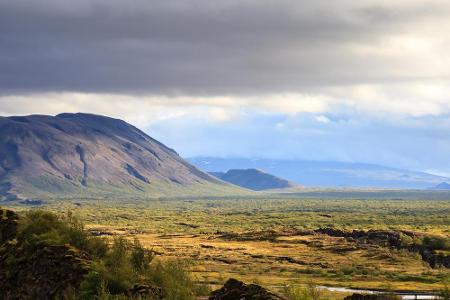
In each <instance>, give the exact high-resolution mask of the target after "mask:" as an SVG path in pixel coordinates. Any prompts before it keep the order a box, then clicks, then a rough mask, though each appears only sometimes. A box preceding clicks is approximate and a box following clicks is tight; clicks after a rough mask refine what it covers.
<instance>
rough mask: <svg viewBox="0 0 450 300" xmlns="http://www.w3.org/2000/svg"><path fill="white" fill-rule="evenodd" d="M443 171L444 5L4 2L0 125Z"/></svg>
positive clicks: (0, 9) (448, 61) (449, 98)
mask: <svg viewBox="0 0 450 300" xmlns="http://www.w3.org/2000/svg"><path fill="white" fill-rule="evenodd" d="M77 111H82V112H91V113H99V114H105V115H110V116H114V117H119V118H122V119H125V120H127V121H129V122H131V123H133V124H134V125H137V126H138V127H140V128H142V129H144V130H145V131H146V132H147V133H149V134H150V135H151V136H153V137H155V138H157V139H159V140H161V141H162V142H164V143H166V144H168V145H169V146H170V147H173V148H175V149H176V150H177V151H178V152H179V153H181V154H182V155H184V156H196V155H210V156H233V157H236V156H244V157H261V158H286V159H294V158H295V159H314V160H339V161H355V162H371V163H378V164H383V165H388V166H397V167H402V168H409V169H416V170H424V171H430V172H434V173H437V174H450V156H449V153H450V1H448V0H442V1H440V0H430V1H422V0H395V1H392V0H389V1H387V0H376V1H375V0H373V1H372V0H364V1H361V0H340V1H338V0H334V1H333V0H328V1H318V0H291V1H285V0H277V1H273V0H272V1H266V0H252V1H247V0H236V1H235V0H227V1H213V0H184V1H172V0H165V1H153V0H130V1H123V0H90V1H87V0H77V1H69V0H40V1H32V0H0V115H18V114H19V115H23V114H32V113H40V114H57V113H60V112H77Z"/></svg>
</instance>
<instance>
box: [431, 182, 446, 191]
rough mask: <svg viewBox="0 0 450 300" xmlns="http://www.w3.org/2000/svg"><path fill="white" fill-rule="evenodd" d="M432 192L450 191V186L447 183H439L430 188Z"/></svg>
mask: <svg viewBox="0 0 450 300" xmlns="http://www.w3.org/2000/svg"><path fill="white" fill-rule="evenodd" d="M431 189H432V190H450V184H449V183H447V182H441V183H439V184H438V185H436V186H434V187H432V188H431Z"/></svg>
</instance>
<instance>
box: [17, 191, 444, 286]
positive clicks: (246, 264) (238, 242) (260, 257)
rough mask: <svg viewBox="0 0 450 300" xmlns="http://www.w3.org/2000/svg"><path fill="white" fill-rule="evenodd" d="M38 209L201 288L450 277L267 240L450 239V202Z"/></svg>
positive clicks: (411, 198)
mask: <svg viewBox="0 0 450 300" xmlns="http://www.w3.org/2000/svg"><path fill="white" fill-rule="evenodd" d="M41 208H45V209H49V210H52V211H56V212H58V213H64V212H66V211H68V210H71V211H73V212H74V213H75V214H76V215H78V216H79V217H80V218H81V219H82V220H83V221H84V222H85V224H86V226H87V227H88V228H90V229H91V230H93V231H96V232H98V233H101V234H117V235H123V236H128V237H138V238H139V239H140V240H141V242H142V243H143V244H144V245H145V246H147V247H149V248H153V249H154V250H156V251H157V252H159V253H161V259H168V258H171V257H177V258H187V259H190V260H191V261H192V262H193V263H194V264H193V269H192V271H193V272H194V273H195V275H196V278H197V279H198V280H199V281H202V282H206V283H208V284H211V285H219V284H222V283H223V282H224V281H225V280H226V279H228V278H230V277H234V278H237V279H242V280H244V281H246V282H258V283H261V284H263V285H264V286H267V287H272V289H282V287H283V286H285V285H287V284H293V285H297V284H298V285H301V284H307V283H311V282H312V283H315V284H318V285H327V286H342V287H353V288H372V289H395V290H437V289H439V288H440V287H442V285H443V282H444V281H445V280H446V278H448V277H449V276H450V272H449V269H445V268H441V269H432V268H431V267H430V266H429V265H428V264H427V263H425V262H423V261H422V260H421V258H420V256H419V255H418V254H415V253H410V252H407V251H405V250H393V249H388V248H384V247H379V246H375V245H360V244H357V243H354V242H351V241H348V240H346V239H344V238H336V237H330V236H326V235H319V234H315V235H302V234H298V235H296V234H281V235H279V236H276V237H275V238H273V237H269V238H267V235H266V234H265V233H267V232H278V233H286V232H290V231H292V230H294V229H295V230H296V229H300V230H303V229H305V230H306V229H317V228H321V227H334V228H342V229H366V230H367V229H392V230H412V231H416V232H422V233H426V234H433V235H440V236H444V237H450V193H448V192H438V191H376V190H374V191H345V190H341V191H339V190H336V191H320V190H311V191H304V192H300V193H290V194H284V193H278V194H275V193H272V194H269V193H255V194H254V195H249V196H237V197H217V198H159V199H151V200H150V199H149V200H145V199H108V200H105V199H100V200H95V199H72V200H67V199H66V200H64V201H58V200H49V201H48V202H47V203H46V204H45V205H44V207H42V206H41ZM15 209H19V210H20V209H29V207H28V206H27V207H25V206H15ZM295 230H294V232H295ZM224 233H226V234H224ZM230 233H232V234H242V233H245V234H244V235H243V236H245V238H241V239H229V238H226V236H227V234H230Z"/></svg>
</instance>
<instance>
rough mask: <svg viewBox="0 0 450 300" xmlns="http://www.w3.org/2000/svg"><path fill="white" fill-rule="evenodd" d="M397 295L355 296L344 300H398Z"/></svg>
mask: <svg viewBox="0 0 450 300" xmlns="http://www.w3.org/2000/svg"><path fill="white" fill-rule="evenodd" d="M398 299H401V298H400V297H398V296H396V295H386V294H353V295H350V296H347V297H345V298H344V300H398Z"/></svg>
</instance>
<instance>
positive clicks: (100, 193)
mask: <svg viewBox="0 0 450 300" xmlns="http://www.w3.org/2000/svg"><path fill="white" fill-rule="evenodd" d="M236 189H237V188H235V187H232V186H231V185H229V184H226V183H224V182H223V181H221V180H218V179H216V178H215V177H213V176H211V175H209V174H207V173H205V172H203V171H200V170H198V169H197V168H196V167H194V166H192V165H191V164H189V163H188V162H186V161H185V160H184V159H183V158H181V157H180V156H179V155H178V154H177V153H176V152H175V151H174V150H172V149H170V148H168V147H166V146H165V145H163V144H161V143H160V142H158V141H156V140H154V139H152V138H151V137H149V136H148V135H147V134H145V133H144V132H142V131H141V130H139V129H137V128H136V127H134V126H132V125H130V124H127V123H126V122H124V121H122V120H118V119H113V118H108V117H104V116H98V115H91V114H81V113H78V114H68V113H65V114H60V115H57V116H43V115H31V116H20V117H0V200H1V199H3V200H14V199H21V198H30V197H94V196H95V197H109V198H112V197H123V196H127V197H128V196H133V197H134V196H142V197H158V196H170V195H176V194H179V195H190V194H195V195H198V194H201V193H209V194H213V193H216V192H226V191H229V190H236Z"/></svg>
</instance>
